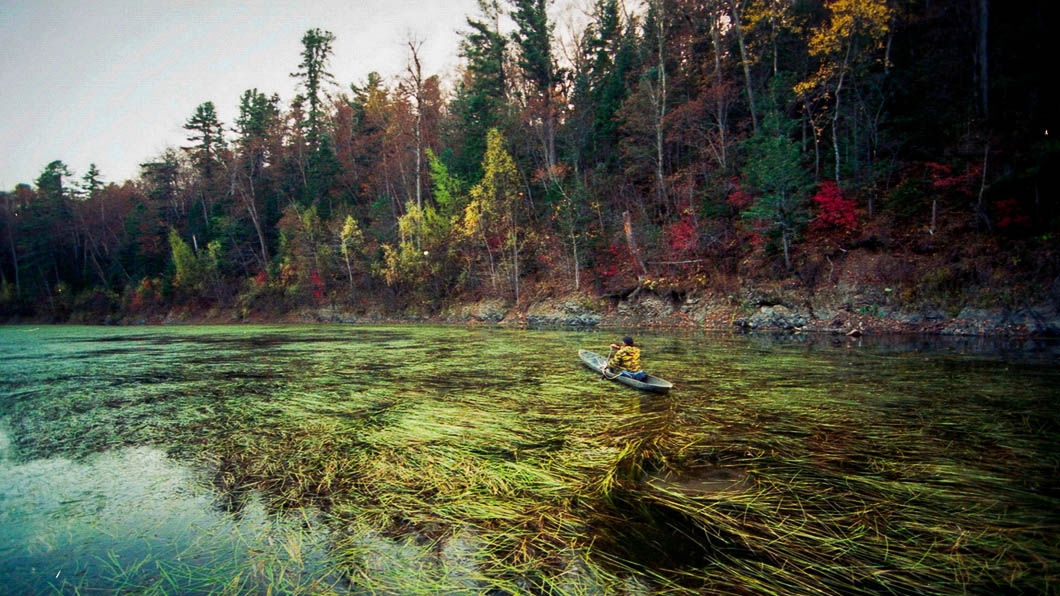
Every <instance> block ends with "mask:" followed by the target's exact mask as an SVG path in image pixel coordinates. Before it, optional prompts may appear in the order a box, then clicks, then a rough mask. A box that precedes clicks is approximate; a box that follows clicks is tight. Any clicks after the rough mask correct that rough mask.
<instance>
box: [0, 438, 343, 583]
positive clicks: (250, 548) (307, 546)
mask: <svg viewBox="0 0 1060 596" xmlns="http://www.w3.org/2000/svg"><path fill="white" fill-rule="evenodd" d="M0 455H2V459H0V536H3V540H2V541H0V585H3V586H4V590H5V591H6V593H9V594H45V593H54V592H60V593H76V592H79V591H81V590H107V591H109V590H122V591H144V590H149V589H155V590H158V591H169V592H174V591H175V592H179V593H206V592H212V591H214V590H215V589H216V586H217V584H219V583H227V582H230V581H232V580H237V581H242V582H244V585H245V586H246V588H248V589H250V590H251V591H254V589H253V586H255V585H261V586H264V585H265V584H267V583H268V581H267V578H266V577H264V576H263V575H261V574H260V573H257V574H255V572H254V570H255V569H256V568H260V569H264V566H265V564H266V563H268V564H269V565H277V564H278V565H282V566H283V568H284V570H285V573H287V574H289V579H290V581H291V584H290V585H292V586H296V585H301V584H304V583H310V582H313V581H317V582H321V581H326V573H325V572H324V565H325V562H326V561H327V555H326V552H325V546H326V538H327V534H326V533H324V532H319V531H318V532H317V533H316V534H315V536H310V535H309V534H307V533H305V532H303V531H302V530H301V529H300V528H299V527H298V526H297V524H296V523H294V522H284V521H282V520H278V519H277V518H275V517H273V516H269V515H267V514H266V512H265V508H264V506H263V504H262V502H261V499H260V498H259V497H258V496H257V495H254V494H252V493H246V492H244V493H243V495H242V496H241V503H240V506H239V510H240V515H239V516H228V515H224V514H222V513H219V512H217V510H216V509H215V508H214V498H215V497H214V494H213V493H212V491H210V490H209V489H208V488H207V487H206V486H204V485H203V484H202V483H201V482H200V478H199V476H200V474H197V473H196V472H194V471H193V470H190V469H188V468H186V467H184V466H182V465H180V464H178V463H176V462H175V461H173V460H172V459H170V458H169V457H168V456H166V454H165V453H163V452H162V451H160V450H158V449H154V448H150V447H135V448H127V449H118V450H112V451H107V452H104V453H101V454H98V455H95V456H90V457H87V458H84V459H82V460H78V461H74V460H70V459H65V458H48V459H33V460H28V461H22V462H17V461H13V460H12V459H11V458H10V456H11V455H12V447H11V441H10V439H9V438H8V437H7V435H6V433H0ZM292 543H297V544H298V546H299V550H298V555H297V559H295V558H294V555H293V553H292V552H290V551H289V549H288V548H285V547H284V546H283V545H288V546H289V545H291V544H292ZM167 569H168V571H169V572H170V573H167V572H166V571H167ZM196 569H208V570H210V571H209V573H208V574H203V575H201V576H197V575H196V573H195V571H194V570H196ZM175 570H179V571H180V572H182V573H173V572H174V571H175ZM200 573H201V572H200ZM241 574H245V577H243V579H238V578H239V577H240V576H241ZM331 581H332V583H334V582H335V581H337V580H335V579H332V580H331Z"/></svg>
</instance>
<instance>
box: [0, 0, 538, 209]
mask: <svg viewBox="0 0 1060 596" xmlns="http://www.w3.org/2000/svg"><path fill="white" fill-rule="evenodd" d="M476 13H477V4H476V2H475V0H335V1H333V0H310V1H304V2H288V1H280V0H274V1H268V0H254V1H245V2H235V1H229V0H208V1H199V0H107V1H87V2H86V1H84V0H80V1H77V0H21V1H13V0H0V147H2V153H0V190H11V189H12V188H14V186H15V184H17V183H19V182H26V183H32V182H33V180H34V179H35V178H36V177H37V176H38V175H39V174H40V172H41V170H43V169H44V166H45V165H47V164H48V163H49V162H51V161H53V160H56V159H61V160H63V162H65V163H66V164H67V165H69V166H70V167H71V168H72V169H73V170H74V173H75V174H76V176H77V177H78V178H80V177H81V176H82V175H83V174H84V173H85V171H86V170H87V169H88V166H89V164H90V163H95V164H97V166H98V167H99V169H100V170H101V171H102V173H103V178H104V180H105V181H107V182H121V181H123V180H125V179H128V178H132V177H135V176H136V175H137V173H138V164H139V163H141V162H143V161H145V160H147V159H149V158H152V157H155V156H157V155H158V154H159V153H160V152H161V151H162V150H163V149H165V148H166V147H168V146H180V145H182V144H186V141H185V136H186V131H184V130H183V128H182V125H183V124H184V122H185V121H186V120H187V119H188V118H189V117H190V116H191V115H192V113H193V111H194V109H195V107H196V106H197V105H199V104H200V103H202V102H204V101H213V102H214V104H215V105H216V106H217V109H218V112H219V115H220V118H221V120H222V121H223V122H224V124H225V125H226V126H227V127H230V126H231V123H232V121H233V120H234V119H235V117H236V115H237V107H236V106H237V105H238V101H239V96H240V95H241V94H242V92H243V91H244V90H246V89H249V88H255V87H256V88H257V89H258V90H259V91H262V92H265V93H266V94H272V93H279V94H280V97H281V98H282V99H283V101H284V103H285V104H286V102H287V101H289V100H290V98H291V97H293V96H294V93H295V85H296V81H295V80H294V79H292V78H291V77H290V76H289V75H290V73H291V72H293V71H294V70H296V68H297V64H298V62H299V60H300V58H299V52H300V51H301V38H302V35H303V34H304V33H305V32H306V30H308V29H310V28H313V27H319V28H321V29H326V30H328V31H331V32H332V33H334V34H335V36H336V41H335V43H334V46H333V48H334V53H333V56H332V64H331V66H332V68H331V71H332V73H334V75H335V78H336V80H337V82H338V83H339V84H340V85H341V86H342V87H343V88H348V85H349V84H350V83H351V82H361V81H363V80H364V79H365V77H366V75H367V74H368V73H369V72H371V71H373V70H374V71H378V72H379V73H380V74H382V75H383V76H384V77H385V78H388V79H389V77H392V76H394V75H397V74H399V73H400V72H401V71H402V70H403V69H404V66H405V61H406V56H407V49H406V46H405V42H406V40H407V39H408V38H409V35H410V34H411V35H412V36H414V37H416V38H418V39H421V40H423V41H424V45H423V67H424V74H426V75H431V74H443V75H450V74H452V72H453V71H455V69H456V67H457V65H458V63H459V62H458V59H457V56H456V53H457V46H458V43H459V35H458V33H457V32H458V31H459V30H462V29H464V28H466V22H465V15H468V14H476ZM557 32H558V30H557Z"/></svg>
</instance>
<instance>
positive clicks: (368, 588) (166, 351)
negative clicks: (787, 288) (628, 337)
mask: <svg viewBox="0 0 1060 596" xmlns="http://www.w3.org/2000/svg"><path fill="white" fill-rule="evenodd" d="M621 334H624V333H622V332H621V330H618V331H615V332H606V331H565V330H510V329H496V328H484V327H474V328H468V327H442V326H439V327H434V326H367V327H352V326H188V327H135V328H133V327H126V328H112V327H87V326H85V327H81V326H62V327H57V326H40V327H32V326H13V327H3V328H0V586H6V588H5V589H6V590H8V591H10V593H19V594H38V593H39V594H45V593H49V594H50V593H56V592H58V593H70V594H75V593H90V592H93V591H100V590H102V591H121V590H124V591H127V592H134V593H183V594H188V593H218V592H220V593H257V592H260V593H265V592H266V591H268V592H271V593H288V594H301V593H305V594H312V593H321V592H327V591H333V592H338V593H356V594H361V593H392V594H405V593H453V594H455V593H468V594H474V593H483V592H486V591H489V590H493V591H494V593H498V594H500V593H521V592H535V591H537V592H548V591H551V592H552V593H637V594H640V593H652V592H656V591H673V592H680V591H688V592H689V593H694V592H697V591H705V590H714V591H718V592H724V593H766V592H769V591H782V592H788V593H798V592H815V591H819V592H822V593H837V594H838V593H857V592H863V593H875V592H880V591H886V590H890V591H894V592H896V593H961V592H969V593H984V594H986V593H996V592H998V591H1011V592H1027V593H1033V592H1048V591H1055V590H1056V586H1057V583H1056V582H1057V581H1058V569H1060V566H1058V558H1060V556H1058V551H1060V543H1058V539H1057V535H1058V531H1057V528H1058V527H1060V514H1058V511H1060V507H1058V505H1060V484H1058V480H1057V477H1058V474H1057V472H1058V467H1060V447H1058V445H1060V408H1058V405H1060V403H1058V398H1060V389H1058V387H1060V369H1058V368H1057V363H1058V362H1060V345H1058V344H1056V343H1054V342H1049V341H1035V342H1016V341H1007V340H1003V341H991V340H983V339H950V340H942V339H938V338H889V339H886V338H885V339H878V340H871V339H867V338H866V339H860V340H854V339H848V338H841V339H840V338H833V337H821V336H788V335H785V336H728V335H725V336H715V335H705V334H699V333H691V332H673V333H671V332H651V333H648V332H645V333H640V334H638V335H637V338H636V339H637V341H638V343H639V344H640V345H641V346H642V348H643V351H644V361H645V364H646V366H647V367H648V368H649V370H650V372H652V373H653V374H656V375H658V376H661V377H664V378H667V379H669V380H671V381H672V382H674V384H675V389H674V390H673V391H672V392H671V393H670V394H669V395H666V396H652V395H649V394H642V393H638V392H637V391H635V390H633V389H630V388H627V387H624V386H621V385H617V384H615V383H612V382H608V381H606V380H602V379H600V378H598V377H597V376H595V375H593V374H591V373H590V372H589V371H588V369H585V368H583V367H582V366H581V365H580V363H579V362H578V360H577V350H578V349H579V348H587V349H592V350H595V351H598V352H603V353H606V352H607V345H608V344H609V343H611V342H612V341H615V340H617V339H618V336H619V335H621ZM830 561H835V564H834V565H833V564H832V563H830ZM786 562H790V563H791V565H790V566H791V567H800V570H798V571H790V570H788V569H787V568H788V567H789V565H788V564H786Z"/></svg>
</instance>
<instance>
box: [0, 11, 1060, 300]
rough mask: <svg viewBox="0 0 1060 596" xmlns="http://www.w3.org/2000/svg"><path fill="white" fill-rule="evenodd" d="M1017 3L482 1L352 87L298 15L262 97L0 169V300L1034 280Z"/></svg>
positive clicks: (1032, 190)
mask: <svg viewBox="0 0 1060 596" xmlns="http://www.w3.org/2000/svg"><path fill="white" fill-rule="evenodd" d="M1045 5H1046V3H1044V2H1028V3H1019V4H1018V5H1017V4H1002V3H994V2H990V1H989V0H824V1H820V0H647V1H646V2H644V3H643V4H637V5H634V4H633V3H623V2H621V1H619V0H591V1H590V0H586V1H585V2H584V6H583V9H584V11H585V13H586V14H587V15H588V25H587V26H586V27H585V28H584V29H583V30H580V31H579V32H577V34H572V35H560V34H558V33H557V27H556V23H557V21H558V17H559V15H557V14H553V12H555V8H554V6H553V5H552V4H551V2H549V1H548V0H480V2H479V11H478V12H477V13H476V14H473V15H469V16H468V17H467V20H466V28H465V29H464V30H463V31H462V32H461V43H460V48H459V56H460V67H459V71H458V72H454V73H427V72H423V71H422V68H421V66H420V64H421V51H422V42H421V41H417V40H415V39H412V38H411V37H410V39H409V41H408V42H407V43H406V44H405V49H406V50H407V65H408V66H407V69H406V70H405V71H404V72H403V73H400V74H397V75H395V76H392V77H389V78H385V77H383V76H381V75H379V74H376V73H372V74H370V75H368V76H367V77H366V79H365V80H362V81H353V82H351V81H337V80H335V78H334V77H333V76H332V75H331V74H330V72H329V69H330V65H331V64H333V63H334V61H337V60H343V59H344V57H343V56H336V55H334V52H333V44H334V41H335V39H336V35H354V34H356V32H332V31H328V30H326V29H324V28H316V29H311V30H309V31H307V32H306V33H305V35H304V37H303V38H302V40H301V41H302V48H303V49H302V53H301V55H300V56H290V57H289V62H288V63H285V64H281V65H278V68H285V69H288V70H290V71H291V72H292V74H291V85H292V88H291V90H292V91H296V92H297V95H296V96H295V97H294V99H293V100H292V101H290V102H289V103H285V102H282V101H281V100H280V96H279V95H278V93H276V92H275V91H276V90H259V89H248V90H246V91H245V92H244V93H243V94H242V96H241V98H240V102H239V112H238V114H233V115H231V116H229V117H227V118H225V119H222V117H221V116H222V115H221V114H219V113H218V111H217V109H216V108H215V104H214V103H213V101H211V100H210V98H203V102H202V103H201V104H200V105H199V106H198V107H197V108H196V109H195V110H194V112H193V113H191V114H189V115H188V118H187V120H186V121H185V122H183V128H184V129H185V130H186V133H187V134H186V138H187V141H186V143H185V144H183V146H180V147H172V148H169V149H166V150H165V151H163V152H161V153H160V154H159V155H153V156H145V157H144V161H143V162H142V163H141V164H140V170H139V175H138V176H137V177H136V178H135V179H132V180H125V181H109V182H108V181H107V180H106V177H105V176H106V173H105V172H100V171H99V170H98V169H97V168H96V167H95V166H92V167H90V168H89V169H88V171H87V172H84V173H75V172H72V171H71V169H70V168H69V167H68V166H67V165H66V164H64V163H63V161H61V160H56V161H53V162H51V163H48V164H46V165H44V166H43V169H42V171H41V172H40V173H39V174H38V175H37V176H36V178H35V179H34V180H33V182H32V184H19V185H17V186H16V187H15V188H13V189H10V190H5V191H3V192H0V320H9V321H13V320H28V319H36V320H52V321H67V320H82V321H103V320H109V319H111V318H116V317H127V316H141V315H142V316H146V317H149V316H152V315H155V316H157V315H159V314H162V313H167V312H170V311H171V310H172V309H174V308H181V309H184V310H185V311H186V312H191V313H196V312H198V313H203V312H206V311H209V310H211V309H214V310H221V311H224V312H229V313H233V314H234V316H236V317H237V318H241V317H242V318H249V317H259V318H265V319H267V318H269V317H270V316H280V315H282V314H284V313H290V312H295V311H298V310H299V309H305V308H319V307H323V306H331V307H341V308H343V309H347V310H349V311H350V312H368V311H373V310H375V311H379V310H382V311H385V312H387V313H391V314H395V315H401V314H409V313H414V314H417V315H420V314H422V315H429V314H431V313H433V312H437V310H438V309H440V308H442V307H443V306H444V305H446V304H452V303H456V302H461V301H463V302H473V301H476V300H481V299H483V298H486V297H489V298H493V299H498V300H502V301H504V302H506V303H507V304H510V305H515V306H516V307H518V306H519V305H526V304H528V303H529V302H531V301H533V300H536V299H539V298H541V297H542V296H560V295H585V296H595V297H600V296H627V295H629V294H630V293H632V292H640V291H642V290H643V291H645V292H655V293H659V294H666V293H671V294H682V295H683V294H687V293H689V292H704V293H712V294H714V295H717V296H729V297H730V298H731V297H732V296H734V295H738V294H739V293H740V291H741V290H742V289H744V288H748V287H786V288H798V289H800V291H804V292H808V293H812V292H814V291H815V290H816V289H817V288H821V287H824V286H830V285H834V284H835V283H836V280H837V276H838V272H839V271H848V272H849V271H855V272H856V275H854V274H851V275H852V277H851V278H850V279H855V280H859V281H858V283H866V284H879V285H880V286H886V287H887V291H888V292H892V290H893V294H894V296H897V297H898V299H900V300H901V301H903V302H904V303H908V304H932V305H935V306H937V307H939V308H959V307H961V306H963V305H965V304H976V305H979V306H983V307H987V306H992V305H999V306H1016V305H1021V304H1028V303H1040V302H1041V301H1042V300H1049V299H1050V298H1048V296H1050V295H1052V296H1053V298H1051V299H1052V300H1055V301H1056V302H1057V303H1060V277H1058V276H1060V255H1058V253H1057V242H1056V235H1057V232H1058V229H1060V210H1058V206H1057V202H1056V200H1055V193H1056V190H1057V188H1056V178H1055V172H1056V171H1057V155H1058V146H1057V143H1056V141H1055V140H1053V138H1054V137H1051V136H1050V135H1049V130H1048V128H1049V126H1048V123H1049V120H1051V119H1052V117H1051V115H1050V114H1047V113H1046V110H1047V107H1046V106H1047V105H1049V103H1050V101H1049V96H1047V94H1046V92H1045V87H1046V84H1045V82H1044V81H1045V77H1044V76H1043V75H1044V73H1043V72H1041V71H1040V70H1039V69H1038V68H1037V67H1036V66H1035V65H1037V64H1041V58H1042V57H1043V56H1046V55H1048V50H1047V47H1046V44H1047V43H1048V41H1047V40H1048V39H1049V34H1048V32H1047V31H1046V30H1045V28H1046V27H1047V26H1048V25H1047V23H1048V19H1047V18H1046V17H1047V15H1046V14H1045V10H1044V7H1045ZM443 75H445V76H443ZM444 81H452V84H451V85H450V84H448V83H443V82H444ZM281 91H287V90H281ZM9 92H17V89H14V90H11V89H9ZM9 150H10V148H9ZM881 255H882V256H883V257H886V258H882V257H881ZM869 256H871V257H872V258H869Z"/></svg>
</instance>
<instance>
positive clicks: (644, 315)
mask: <svg viewBox="0 0 1060 596" xmlns="http://www.w3.org/2000/svg"><path fill="white" fill-rule="evenodd" d="M616 311H617V314H618V316H619V317H621V318H623V319H626V320H639V321H641V322H644V323H648V324H652V323H658V322H659V321H660V320H662V319H665V318H667V317H669V316H670V315H672V314H673V313H674V305H673V304H672V303H670V301H668V300H664V299H663V298H660V297H659V296H656V295H655V294H647V293H642V294H640V295H639V296H637V297H636V298H635V299H634V300H632V301H628V302H621V303H620V304H619V305H618V308H617V309H616Z"/></svg>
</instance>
